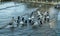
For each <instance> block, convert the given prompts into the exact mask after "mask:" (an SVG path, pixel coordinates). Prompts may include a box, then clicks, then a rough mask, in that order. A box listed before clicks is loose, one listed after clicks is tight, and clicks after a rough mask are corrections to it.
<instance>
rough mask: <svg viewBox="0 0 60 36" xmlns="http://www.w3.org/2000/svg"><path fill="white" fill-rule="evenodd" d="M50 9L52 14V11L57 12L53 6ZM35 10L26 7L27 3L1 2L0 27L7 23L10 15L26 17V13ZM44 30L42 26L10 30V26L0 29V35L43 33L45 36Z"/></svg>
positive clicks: (27, 35) (24, 35) (38, 34)
mask: <svg viewBox="0 0 60 36" xmlns="http://www.w3.org/2000/svg"><path fill="white" fill-rule="evenodd" d="M51 9H53V10H51ZM51 9H50V12H53V13H52V14H54V12H57V10H56V11H54V10H55V9H54V8H51ZM35 10H36V8H27V4H25V3H16V4H15V3H14V2H7V3H3V4H1V5H0V27H2V26H4V25H6V24H8V23H9V21H10V19H11V17H15V19H16V18H17V16H23V15H24V17H25V18H26V19H27V17H28V16H27V15H29V14H30V13H31V12H33V11H35ZM50 15H51V14H50ZM59 18H60V17H58V19H59ZM28 28H29V27H28ZM45 30H46V29H45ZM45 30H44V29H43V28H39V29H32V28H29V29H27V28H26V27H25V28H15V30H14V31H13V32H12V31H11V29H10V28H4V29H1V30H0V36H44V35H45V36H46V35H47V34H46V33H47V32H46V31H45ZM48 30H49V29H48ZM45 32H46V33H45ZM50 32H53V31H50Z"/></svg>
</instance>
